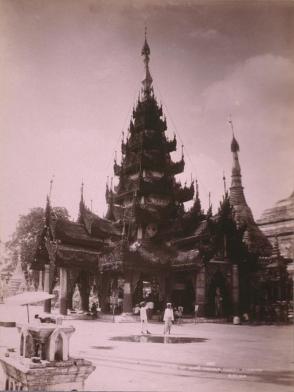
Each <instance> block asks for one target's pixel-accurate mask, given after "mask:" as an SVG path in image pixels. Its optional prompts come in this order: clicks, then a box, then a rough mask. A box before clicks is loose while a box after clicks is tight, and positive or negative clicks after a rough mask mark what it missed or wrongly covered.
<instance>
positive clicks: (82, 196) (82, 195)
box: [81, 179, 84, 200]
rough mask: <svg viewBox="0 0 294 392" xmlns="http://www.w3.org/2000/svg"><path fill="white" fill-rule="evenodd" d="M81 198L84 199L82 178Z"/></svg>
mask: <svg viewBox="0 0 294 392" xmlns="http://www.w3.org/2000/svg"><path fill="white" fill-rule="evenodd" d="M81 200H84V180H83V179H82V183H81Z"/></svg>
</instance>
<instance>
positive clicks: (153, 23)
mask: <svg viewBox="0 0 294 392" xmlns="http://www.w3.org/2000/svg"><path fill="white" fill-rule="evenodd" d="M145 26H147V29H148V42H149V45H150V48H151V60H150V69H151V74H152V77H153V80H154V83H153V84H154V91H155V95H156V97H157V98H158V101H159V102H161V103H162V105H163V111H164V113H165V114H166V117H167V125H168V131H167V136H168V137H170V138H172V137H173V133H174V132H175V133H176V134H177V138H178V146H180V145H181V144H182V143H183V145H184V153H185V160H186V167H185V173H184V174H182V175H181V176H180V179H181V180H182V182H183V183H184V182H185V181H186V180H187V181H188V182H189V181H190V178H191V175H192V177H193V178H196V177H197V179H198V182H199V191H200V198H201V201H202V206H203V208H204V209H207V206H208V194H209V192H211V199H212V203H213V209H214V211H215V212H216V211H217V208H218V205H219V202H220V200H221V198H222V195H223V189H224V188H223V180H222V177H223V173H225V175H226V182H227V186H228V187H229V185H230V175H231V166H232V156H231V152H230V143H231V138H232V132H231V129H230V126H229V124H228V118H229V116H230V115H231V117H232V120H233V124H234V130H235V136H236V138H237V140H238V142H239V144H240V154H239V159H240V163H241V168H242V180H243V185H244V188H245V195H246V199H247V202H248V204H249V206H250V207H251V209H252V211H253V214H254V216H255V218H256V219H257V218H259V217H260V215H261V213H262V211H264V209H265V208H269V207H271V206H273V205H274V203H275V202H277V201H278V200H279V199H282V198H286V197H288V196H289V195H290V193H291V192H292V191H293V190H294V183H293V178H294V176H293V168H294V153H293V150H294V137H293V124H294V110H293V109H294V72H293V70H294V42H293V41H294V2H292V1H290V2H289V1H283V0H279V1H278V0H277V1H250V0H248V1H246V2H244V1H222V0H219V1H209V0H208V1H207V0H206V1H193V0H190V1H186V0H182V1H179V0H178V1H171V0H170V1H168V0H160V1H154V0H153V1H152V0H149V1H145V0H140V1H139V0H137V1H126V0H121V1H111V0H108V1H104V0H97V1H96V0H83V1H78V0H63V1H58V0H51V1H41V0H30V1H28V0H2V1H1V2H0V89H1V95H0V138H1V139H0V149H1V151H0V153H1V155H0V181H1V193H0V201H1V203H0V222H1V227H0V239H1V240H2V241H6V240H7V239H9V237H10V235H11V234H12V233H13V231H14V230H15V227H16V223H17V220H18V217H19V215H21V214H26V213H28V212H29V210H30V208H32V207H38V206H41V207H43V206H45V201H46V195H47V194H48V192H49V183H50V179H51V178H52V175H54V184H53V189H52V195H51V199H52V204H53V205H54V206H64V207H66V208H67V209H68V210H69V213H70V215H71V217H72V218H73V219H75V218H76V217H77V213H78V205H79V199H80V187H81V182H82V181H83V182H84V184H85V186H84V195H85V200H86V203H87V204H88V205H89V206H90V205H91V200H92V209H93V211H94V212H96V213H98V214H99V215H100V216H103V214H104V213H105V212H106V204H105V184H106V181H107V176H109V177H111V176H112V175H113V170H112V167H113V159H114V151H115V150H117V151H118V156H119V157H120V151H119V150H120V142H121V137H122V131H124V132H125V134H126V133H127V129H128V125H129V121H130V119H131V113H132V109H133V107H134V105H135V103H136V100H137V98H138V93H139V90H140V88H141V81H142V80H143V78H144V65H143V59H142V56H141V48H142V45H143V42H144V29H145ZM179 158H180V148H179V151H178V152H177V153H173V159H174V160H178V159H179Z"/></svg>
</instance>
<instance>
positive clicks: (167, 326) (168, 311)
mask: <svg viewBox="0 0 294 392" xmlns="http://www.w3.org/2000/svg"><path fill="white" fill-rule="evenodd" d="M163 321H164V334H167V333H168V334H169V335H170V330H171V326H172V322H173V321H174V312H173V309H172V306H171V303H170V302H168V303H167V304H166V308H165V311H164V316H163Z"/></svg>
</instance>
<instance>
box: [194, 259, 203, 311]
mask: <svg viewBox="0 0 294 392" xmlns="http://www.w3.org/2000/svg"><path fill="white" fill-rule="evenodd" d="M205 303H206V273H205V267H204V266H203V267H201V269H200V270H199V271H198V272H197V275H196V292H195V304H196V305H198V306H199V307H198V313H197V314H198V316H204V314H205Z"/></svg>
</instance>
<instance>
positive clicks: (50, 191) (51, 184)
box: [48, 174, 55, 200]
mask: <svg viewBox="0 0 294 392" xmlns="http://www.w3.org/2000/svg"><path fill="white" fill-rule="evenodd" d="M54 177H55V175H54V174H52V177H51V180H50V187H49V195H48V198H49V200H50V199H51V194H52V187H53V181H54Z"/></svg>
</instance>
